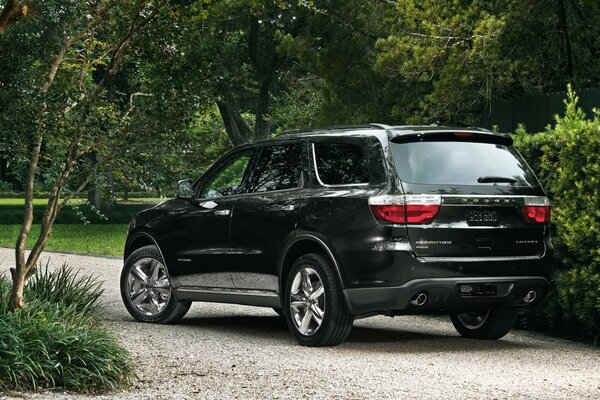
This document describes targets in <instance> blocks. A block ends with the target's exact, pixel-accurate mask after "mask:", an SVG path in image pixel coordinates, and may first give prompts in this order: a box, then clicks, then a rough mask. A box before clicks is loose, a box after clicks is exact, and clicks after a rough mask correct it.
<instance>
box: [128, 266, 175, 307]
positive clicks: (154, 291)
mask: <svg viewBox="0 0 600 400" xmlns="http://www.w3.org/2000/svg"><path fill="white" fill-rule="evenodd" d="M127 293H128V295H129V299H130V300H131V303H132V304H133V305H134V306H135V308H137V309H138V311H139V312H141V313H143V314H146V315H157V314H159V313H160V312H161V311H162V310H163V309H164V308H165V306H166V305H167V303H168V302H169V299H170V298H171V285H170V284H169V276H168V274H167V270H166V268H165V266H164V265H163V264H162V263H161V262H160V261H158V260H156V259H154V258H150V257H144V258H141V259H139V260H138V261H136V262H135V264H134V265H133V266H132V267H131V268H130V269H129V274H128V277H127Z"/></svg>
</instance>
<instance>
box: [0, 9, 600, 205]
mask: <svg viewBox="0 0 600 400" xmlns="http://www.w3.org/2000/svg"><path fill="white" fill-rule="evenodd" d="M143 4H144V2H141V1H133V0H128V1H123V2H114V1H91V2H88V1H82V0H70V1H67V2H65V1H49V0H46V1H42V0H28V1H21V2H15V1H9V0H5V1H4V2H3V4H2V5H3V6H4V7H3V12H2V14H1V15H2V16H1V17H0V32H1V33H0V54H2V57H3V61H4V62H2V63H1V65H0V131H1V132H2V135H1V136H0V144H1V145H2V146H1V149H0V158H1V159H2V161H0V178H1V179H2V180H5V181H9V182H11V183H12V184H13V186H14V189H16V190H22V188H23V177H24V176H25V169H26V168H27V165H28V160H27V157H26V156H25V157H24V156H23V154H27V152H26V150H27V146H28V142H27V140H24V138H26V137H27V136H28V135H30V134H31V132H32V131H33V130H34V128H35V127H34V125H35V121H36V120H37V117H36V113H38V111H39V109H38V105H39V102H40V94H39V90H37V89H38V88H40V87H41V86H42V85H43V77H44V76H45V74H46V71H48V68H49V63H50V62H51V60H52V59H53V55H55V54H56V53H57V52H58V51H59V50H60V46H61V40H62V38H63V36H64V35H65V34H66V35H67V36H68V37H71V36H77V35H81V37H77V40H76V43H74V44H73V46H72V47H71V48H70V49H69V51H68V52H67V54H66V58H65V63H64V64H63V65H64V68H60V69H59V70H58V74H57V77H56V80H55V82H54V83H53V86H52V88H51V90H50V91H49V93H48V96H46V101H47V107H48V109H47V111H45V113H46V114H45V116H46V117H45V118H48V119H51V120H52V123H53V124H56V126H55V128H53V129H52V131H51V132H49V133H48V138H47V139H48V140H47V141H46V142H45V144H44V147H43V151H44V156H43V157H42V158H41V160H40V169H39V171H38V173H37V182H38V184H40V185H41V186H40V187H39V189H40V190H49V188H48V187H46V186H48V185H46V183H47V182H50V181H51V179H49V176H52V174H53V172H55V171H52V168H56V167H57V166H58V165H59V163H56V162H53V161H55V160H56V158H57V157H58V156H59V155H60V154H61V151H62V147H61V146H60V144H61V143H62V142H64V138H65V137H68V136H69V135H70V134H71V133H72V132H73V131H77V130H80V129H82V126H83V125H81V124H82V123H83V122H82V120H81V115H82V114H81V113H82V112H85V123H84V125H85V131H86V135H87V136H88V137H90V138H91V137H95V136H94V135H95V134H93V133H92V131H96V132H97V133H98V134H101V135H100V136H102V137H103V138H105V139H108V140H106V141H105V143H106V144H103V142H102V141H100V142H97V141H95V140H94V142H93V143H94V145H93V146H92V147H93V148H90V152H89V155H87V156H86V157H83V158H82V161H81V163H83V164H85V163H88V164H90V165H92V164H94V163H95V162H94V160H98V159H104V158H107V157H108V158H110V156H109V155H110V154H112V151H110V150H111V149H112V150H114V149H120V150H122V152H123V154H120V155H119V157H113V158H112V159H114V163H112V165H106V166H100V165H98V166H96V167H95V172H97V173H98V174H97V176H100V178H94V179H93V180H92V186H90V187H92V188H94V187H95V186H94V183H95V184H96V186H100V187H101V186H106V185H110V186H111V187H112V188H113V189H114V187H117V188H125V189H129V188H131V189H138V188H142V189H147V190H153V191H158V192H159V193H162V192H168V191H170V190H172V183H173V181H175V180H177V179H179V178H183V177H194V176H196V175H197V174H198V173H199V172H201V171H202V170H204V169H205V168H206V167H207V166H208V165H209V164H210V163H211V162H212V161H213V160H214V159H215V157H217V156H218V155H220V154H222V153H223V152H224V151H225V150H227V149H228V148H230V146H232V145H237V144H240V143H243V142H247V141H250V140H256V139H259V138H264V137H268V136H269V135H272V134H274V133H276V132H279V131H281V130H285V129H290V128H297V127H314V126H324V125H334V124H352V123H365V122H373V121H380V122H386V123H393V124H403V123H431V122H440V123H452V124H459V125H460V124H463V125H477V123H478V122H479V118H480V115H481V113H482V112H485V110H486V108H489V107H490V104H491V101H492V100H493V99H500V98H507V97H508V98H510V97H517V96H523V95H527V94H539V93H546V92H550V91H557V90H564V88H565V87H566V84H567V83H573V84H574V86H575V88H578V87H589V86H595V85H598V84H599V81H600V57H599V55H600V54H599V52H600V32H599V31H600V24H599V23H598V22H600V5H599V4H598V3H597V2H596V1H592V0H549V1H541V0H540V1H537V0H536V1H528V2H523V1H517V0H515V1H512V0H511V1H478V0H473V1H458V0H445V1H412V0H407V1H398V2H396V1H389V0H372V1H347V0H343V1H342V0H327V1H316V0H315V1H298V2H285V1H266V0H252V1H250V0H227V1H211V0H202V1H200V0H196V1H194V0H178V1H166V2H161V3H160V6H159V7H156V8H157V9H156V11H155V15H153V17H152V20H151V22H150V23H148V24H147V25H145V26H144V29H139V32H137V33H136V35H135V37H134V38H131V40H130V42H128V46H129V47H130V49H129V51H127V52H123V54H122V57H120V59H119V60H118V61H119V68H118V69H115V70H113V71H112V72H111V65H110V64H109V62H110V60H109V55H110V50H111V46H114V45H115V40H118V37H119V35H122V33H123V32H125V31H126V29H127V28H128V24H130V23H131V17H132V16H133V15H134V13H135V12H136V11H137V10H138V8H139V7H140V5H143ZM100 6H102V7H105V8H106V10H104V11H103V13H104V14H103V16H102V24H101V25H100V24H99V25H98V26H97V27H95V28H94V29H91V30H89V31H85V32H83V30H82V27H84V23H86V21H87V22H89V20H88V17H89V18H92V19H93V15H94V14H93V10H94V9H95V7H96V8H97V7H100ZM147 7H152V3H150V2H148V5H147ZM104 76H107V77H110V80H109V81H107V82H106V83H105V85H106V91H105V92H102V93H99V95H100V96H99V97H100V98H99V100H101V101H99V102H96V103H94V104H88V103H86V101H85V100H84V101H82V100H81V99H80V97H81V96H82V93H84V92H86V91H90V90H92V91H93V86H94V85H97V84H98V83H99V82H101V81H102V79H103V77H104ZM129 108H132V111H134V110H135V112H131V111H130V112H129V113H128V114H127V118H128V120H127V127H126V129H125V128H120V130H119V131H118V132H117V131H115V127H116V126H117V125H118V124H119V121H121V120H122V117H123V115H124V114H125V113H127V110H128V109H129ZM71 109H72V110H71ZM78 110H80V111H78ZM46 124H47V122H46ZM70 132H71V133H70ZM110 132H114V133H110ZM111 135H113V136H111ZM134 136H135V137H136V138H137V139H138V140H135V141H133V140H131V138H132V137H134ZM116 141H120V145H116V144H117V142H116ZM209 143H210V146H208V144H209ZM103 146H104V148H103ZM106 146H108V147H106ZM53 152H54V153H53ZM7 164H8V165H7ZM107 164H108V163H107ZM46 175H47V176H46Z"/></svg>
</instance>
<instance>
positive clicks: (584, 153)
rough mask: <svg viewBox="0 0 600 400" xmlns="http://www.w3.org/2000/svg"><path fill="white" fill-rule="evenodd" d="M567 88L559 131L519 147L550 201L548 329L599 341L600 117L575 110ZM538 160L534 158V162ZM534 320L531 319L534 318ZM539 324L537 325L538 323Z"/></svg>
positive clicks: (523, 138) (520, 140) (521, 137)
mask: <svg viewBox="0 0 600 400" xmlns="http://www.w3.org/2000/svg"><path fill="white" fill-rule="evenodd" d="M577 102H578V98H577V97H576V96H575V93H574V92H573V90H572V89H571V88H570V87H569V90H568V99H567V100H566V101H565V105H566V113H565V116H564V117H556V127H555V128H554V129H550V128H547V129H546V131H545V132H543V133H541V134H535V135H532V136H531V137H527V134H526V133H525V132H524V130H523V129H522V130H521V131H520V132H517V134H516V135H515V144H516V145H517V147H518V148H519V149H520V151H521V152H522V153H523V154H524V155H525V157H526V158H527V159H528V160H530V161H533V162H532V166H533V167H534V168H537V169H538V170H537V171H536V172H537V173H539V175H540V176H541V177H542V180H543V182H544V184H545V185H546V187H547V189H549V193H550V196H551V197H552V203H553V211H552V213H553V214H552V215H553V216H552V219H553V222H554V227H555V231H556V234H555V237H554V243H555V247H556V250H557V265H556V267H557V268H556V272H555V274H554V282H553V283H554V288H553V292H554V293H555V298H553V299H552V298H551V299H550V300H549V301H548V302H547V305H546V309H545V310H543V313H544V314H545V315H546V316H547V318H548V319H549V320H548V324H547V325H548V326H549V327H556V328H560V330H561V331H563V332H564V330H565V329H569V330H570V331H577V332H579V333H580V334H583V335H584V336H585V337H588V338H591V339H593V340H595V341H598V340H599V339H600V182H599V180H600V114H599V113H598V111H594V114H593V116H592V117H591V118H586V116H585V114H584V112H583V111H582V110H581V109H580V108H579V107H578V106H577ZM534 158H535V159H534ZM530 322H531V319H530ZM538 322H539V321H538Z"/></svg>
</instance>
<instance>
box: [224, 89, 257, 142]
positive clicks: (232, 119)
mask: <svg viewBox="0 0 600 400" xmlns="http://www.w3.org/2000/svg"><path fill="white" fill-rule="evenodd" d="M217 107H219V113H220V114H221V118H222V119H223V124H224V125H225V131H226V132H227V136H229V140H231V143H232V144H233V145H234V146H238V145H240V144H244V143H246V142H248V141H249V140H250V139H252V130H251V129H250V128H249V127H248V125H247V124H246V122H245V121H244V119H243V118H242V115H241V114H240V112H239V110H237V109H236V108H234V107H233V105H232V102H230V101H226V100H219V101H217Z"/></svg>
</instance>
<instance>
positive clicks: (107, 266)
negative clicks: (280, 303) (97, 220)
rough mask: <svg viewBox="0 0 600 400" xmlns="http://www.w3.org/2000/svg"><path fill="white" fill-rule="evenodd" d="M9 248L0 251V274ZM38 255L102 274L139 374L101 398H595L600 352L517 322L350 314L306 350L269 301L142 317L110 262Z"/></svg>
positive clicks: (198, 306) (115, 262) (111, 320)
mask: <svg viewBox="0 0 600 400" xmlns="http://www.w3.org/2000/svg"><path fill="white" fill-rule="evenodd" d="M13 254H14V250H12V249H6V248H0V271H1V272H4V271H6V269H7V268H8V267H9V266H10V265H11V264H12V262H13ZM43 258H44V260H45V259H46V258H50V264H51V265H53V266H58V265H60V264H62V263H63V262H67V263H69V264H70V265H71V266H73V267H76V268H79V269H80V271H81V273H84V274H94V275H97V276H99V278H100V279H101V280H102V281H104V289H105V293H104V298H103V300H104V303H105V304H106V305H107V308H106V323H107V324H108V325H109V327H110V328H112V329H113V331H114V332H116V333H117V334H118V335H119V337H120V338H121V340H122V342H123V344H124V345H125V347H126V348H127V349H129V351H130V352H131V354H132V355H133V357H134V359H135V362H136V365H137V368H138V375H139V381H138V382H137V383H136V384H135V386H134V387H133V388H132V390H130V391H129V392H123V393H118V394H114V395H111V396H102V397H101V398H136V399H137V398H148V399H157V398H173V399H184V398H282V399H289V398H310V399H313V398H327V399H332V398H334V399H335V398H338V399H363V398H396V399H401V398H407V397H409V398H443V399H449V398H460V399H470V398H486V399H489V398H498V399H504V398H507V399H508V398H510V399H512V398H532V399H542V398H543V399H549V398H576V399H583V398H589V399H598V398H600V350H599V349H595V348H593V347H591V346H588V345H584V344H579V343H574V342H570V341H566V340H559V339H554V338H550V337H547V336H544V335H539V334H534V333H531V332H525V331H515V332H514V333H511V334H509V335H508V336H506V337H505V338H504V339H502V340H500V341H494V342H482V341H476V340H468V339H462V338H460V337H459V336H458V334H457V333H456V332H455V331H454V328H453V327H452V325H451V323H450V321H449V320H448V319H446V318H430V317H416V316H407V317H396V318H387V317H373V318H368V319H363V320H359V321H356V322H355V323H354V329H353V331H352V333H351V334H350V336H349V338H348V340H347V342H345V343H344V344H342V345H340V346H337V347H334V348H306V347H301V346H299V345H297V344H296V343H295V341H294V340H293V338H292V336H291V335H290V334H289V333H288V331H287V327H286V325H285V321H284V320H283V319H281V318H279V317H278V316H277V315H276V314H275V312H273V311H272V310H271V309H267V308H265V309H262V308H256V307H245V306H235V305H221V304H210V303H194V305H193V306H192V308H191V310H190V312H189V313H188V314H187V316H186V317H185V318H184V319H183V321H182V323H180V324H179V325H175V326H161V325H149V324H141V323H137V322H134V321H133V319H132V318H131V317H130V316H129V314H128V313H127V311H126V310H125V308H124V306H123V305H122V303H121V298H120V294H119V290H118V281H119V273H120V268H121V261H120V260H119V259H114V258H102V257H90V256H80V255H71V254H61V253H45V254H44V257H43ZM44 262H45V261H44ZM26 397H28V398H80V397H81V396H73V395H68V394H62V393H47V394H37V395H33V396H29V395H27V396H26Z"/></svg>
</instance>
